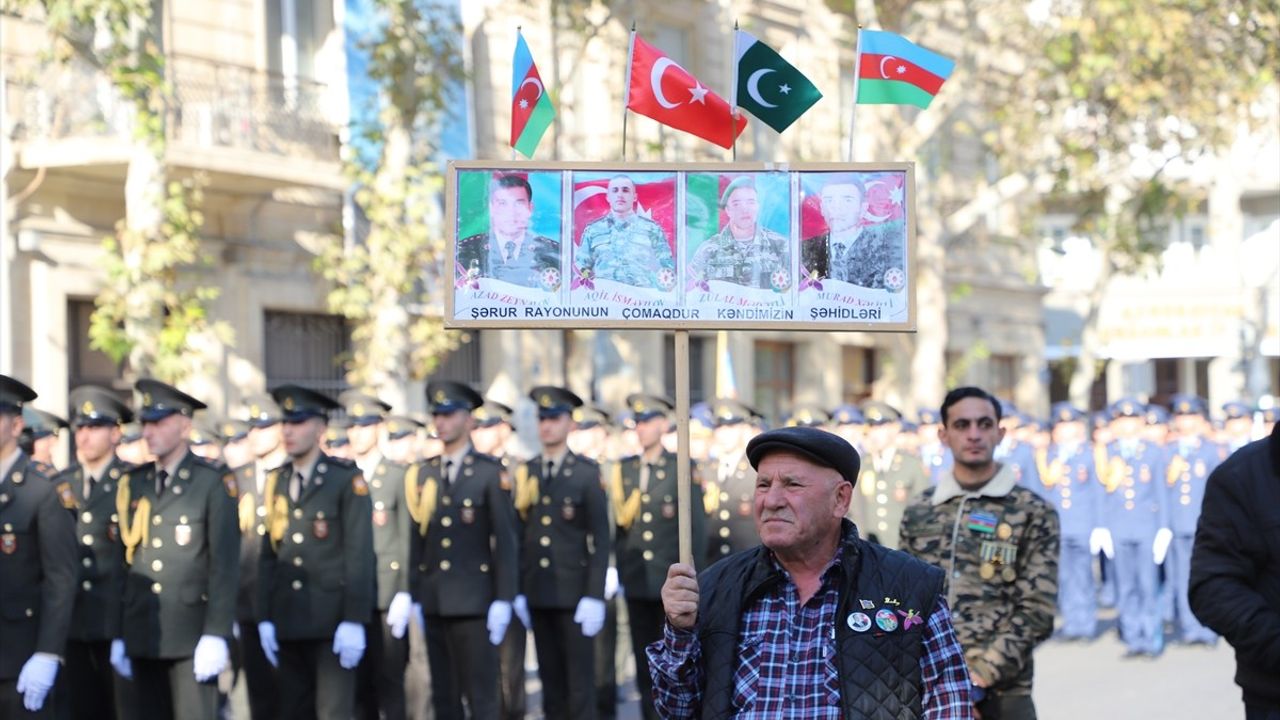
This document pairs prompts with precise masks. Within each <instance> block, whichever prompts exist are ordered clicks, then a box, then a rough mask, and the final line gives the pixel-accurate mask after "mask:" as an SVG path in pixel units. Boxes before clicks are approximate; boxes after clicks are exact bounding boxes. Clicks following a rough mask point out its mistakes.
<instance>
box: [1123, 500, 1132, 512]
mask: <svg viewBox="0 0 1280 720" xmlns="http://www.w3.org/2000/svg"><path fill="white" fill-rule="evenodd" d="M1124 509H1125V510H1132V509H1133V501H1132V500H1130V501H1126V502H1125V504H1124Z"/></svg>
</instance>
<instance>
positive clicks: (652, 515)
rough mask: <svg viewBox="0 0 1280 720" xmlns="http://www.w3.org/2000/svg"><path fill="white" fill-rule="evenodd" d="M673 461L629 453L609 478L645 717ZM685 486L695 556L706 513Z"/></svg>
mask: <svg viewBox="0 0 1280 720" xmlns="http://www.w3.org/2000/svg"><path fill="white" fill-rule="evenodd" d="M627 406H628V408H629V409H630V410H631V412H632V413H633V414H634V417H635V419H636V422H644V421H645V420H649V419H652V418H655V417H665V416H666V415H667V413H669V412H671V411H672V410H674V408H673V407H672V403H671V402H670V401H669V400H667V399H665V398H660V397H655V396H651V395H632V396H630V397H628V398H627ZM678 463H679V460H678V458H677V456H676V454H675V453H670V452H667V451H665V450H664V451H662V454H661V455H660V456H659V458H658V461H657V462H654V463H647V462H646V461H645V460H644V458H643V456H641V455H633V456H631V457H627V458H624V459H623V460H621V461H620V462H619V463H618V464H617V465H615V466H614V467H615V469H614V471H613V472H612V474H611V480H610V486H611V491H610V495H611V499H612V502H613V509H614V518H615V522H616V523H617V536H616V537H617V540H616V541H615V544H614V552H615V554H616V556H617V559H618V575H619V582H620V584H621V585H622V587H623V592H624V593H625V595H626V601H627V617H628V618H629V620H630V627H631V647H632V652H633V654H634V655H635V661H636V685H637V688H638V689H639V691H640V707H641V709H642V711H643V713H644V716H645V717H646V718H656V717H657V716H658V714H657V711H656V710H655V709H654V707H653V699H652V682H651V681H650V679H649V659H648V655H647V654H646V653H645V648H646V647H648V646H649V644H650V643H653V642H656V641H658V640H660V639H662V627H663V624H664V622H665V619H666V614H665V613H664V611H663V609H662V584H663V583H664V582H666V579H667V569H668V568H670V567H671V565H672V564H674V563H677V562H680V528H679V519H678V517H677V515H678V513H677V506H678V503H679V500H678V492H677V484H678V471H679V464H678ZM689 489H690V495H689V506H690V508H691V509H692V511H691V520H692V529H691V533H690V536H691V538H692V539H693V548H692V554H693V557H695V558H700V557H702V556H703V555H704V553H705V552H706V538H707V532H706V515H705V514H704V513H702V512H700V511H701V510H702V508H703V500H702V486H701V485H700V484H698V483H696V482H692V481H691V482H690V488H689Z"/></svg>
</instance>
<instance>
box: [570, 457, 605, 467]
mask: <svg viewBox="0 0 1280 720" xmlns="http://www.w3.org/2000/svg"><path fill="white" fill-rule="evenodd" d="M574 457H576V458H578V462H580V463H582V464H584V465H587V466H589V467H593V468H599V467H600V463H598V462H596V461H595V460H593V459H591V458H589V457H587V456H586V455H577V454H575V455H574Z"/></svg>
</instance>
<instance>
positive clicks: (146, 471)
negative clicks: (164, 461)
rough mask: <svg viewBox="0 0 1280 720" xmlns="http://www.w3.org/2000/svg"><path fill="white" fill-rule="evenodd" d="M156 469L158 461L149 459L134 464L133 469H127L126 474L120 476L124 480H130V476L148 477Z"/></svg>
mask: <svg viewBox="0 0 1280 720" xmlns="http://www.w3.org/2000/svg"><path fill="white" fill-rule="evenodd" d="M155 471H156V462H155V461H154V460H149V461H147V462H144V463H140V464H138V465H134V466H133V467H132V468H131V469H129V470H127V471H125V473H124V476H123V477H122V478H120V479H121V480H122V481H124V482H128V481H129V479H130V478H134V477H146V476H147V475H150V474H151V473H154V472H155Z"/></svg>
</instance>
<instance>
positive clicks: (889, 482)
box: [854, 448, 929, 548]
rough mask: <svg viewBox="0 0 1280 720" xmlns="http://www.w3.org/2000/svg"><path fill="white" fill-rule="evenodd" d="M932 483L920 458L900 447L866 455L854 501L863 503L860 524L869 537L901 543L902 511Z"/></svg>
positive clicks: (889, 544) (884, 542) (892, 545)
mask: <svg viewBox="0 0 1280 720" xmlns="http://www.w3.org/2000/svg"><path fill="white" fill-rule="evenodd" d="M928 487H929V478H928V477H927V476H926V475H925V474H924V466H923V465H922V464H921V463H920V461H919V460H918V459H917V458H915V457H913V456H911V455H909V454H907V453H905V452H903V451H902V450H899V449H897V448H889V449H888V450H886V451H884V452H881V453H877V454H874V455H873V454H870V453H868V454H867V455H865V456H864V461H863V465H862V476H861V477H860V478H859V479H858V491H859V492H857V493H855V496H854V502H855V503H856V504H857V505H859V506H860V512H859V516H858V517H859V518H860V520H859V523H858V528H859V529H860V530H861V531H862V532H863V533H865V534H866V535H867V537H868V539H870V540H873V541H875V542H878V543H880V544H881V545H884V546H885V547H890V548H896V547H898V531H899V527H900V526H901V524H902V513H903V512H905V511H906V508H907V504H908V503H909V502H910V501H911V498H913V497H915V496H916V495H918V494H920V493H921V492H923V491H924V490H925V488H928Z"/></svg>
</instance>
